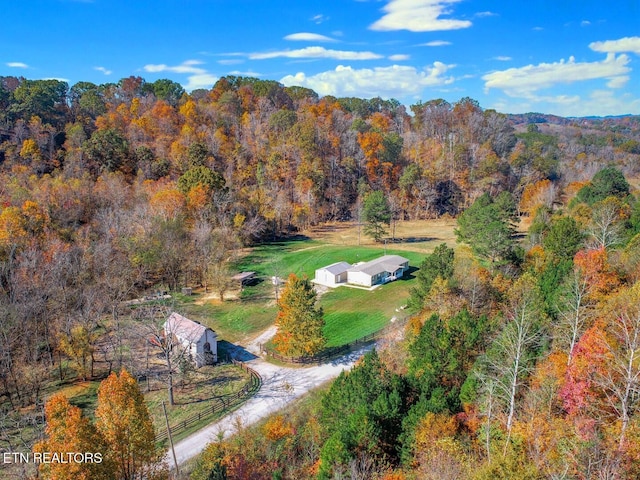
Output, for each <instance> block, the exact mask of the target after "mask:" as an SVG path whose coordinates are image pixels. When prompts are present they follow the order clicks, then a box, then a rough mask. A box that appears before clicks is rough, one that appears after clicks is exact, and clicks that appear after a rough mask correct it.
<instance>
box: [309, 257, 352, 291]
mask: <svg viewBox="0 0 640 480" xmlns="http://www.w3.org/2000/svg"><path fill="white" fill-rule="evenodd" d="M350 268H351V265H350V264H348V263H347V262H338V263H332V264H331V265H327V266H326V267H322V268H319V269H317V270H316V276H315V278H314V282H315V283H319V284H321V285H327V286H329V287H333V286H336V285H338V284H340V283H345V282H346V281H347V270H349V269H350Z"/></svg>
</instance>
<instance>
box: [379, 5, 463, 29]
mask: <svg viewBox="0 0 640 480" xmlns="http://www.w3.org/2000/svg"><path fill="white" fill-rule="evenodd" d="M459 1H460V0H389V3H387V5H386V6H385V7H384V8H383V11H384V12H386V13H385V15H384V16H383V17H382V18H380V19H379V20H377V21H376V22H374V23H373V24H372V25H371V26H370V27H369V28H370V29H371V30H382V31H394V30H409V31H410V32H434V31H439V30H457V29H460V28H468V27H470V26H471V22H470V21H468V20H456V19H452V18H440V17H441V16H442V15H448V14H450V13H451V10H450V8H448V6H449V5H450V4H453V3H458V2H459Z"/></svg>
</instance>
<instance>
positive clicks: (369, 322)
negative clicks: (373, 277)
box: [320, 280, 413, 347]
mask: <svg viewBox="0 0 640 480" xmlns="http://www.w3.org/2000/svg"><path fill="white" fill-rule="evenodd" d="M412 283H413V282H412V281H411V280H397V281H395V282H392V283H388V284H386V285H382V286H380V287H378V288H376V289H375V290H372V291H367V290H360V289H355V288H349V287H340V288H337V289H335V290H332V291H330V292H328V293H326V294H324V295H323V296H322V298H321V300H320V304H321V305H322V308H323V309H324V313H325V315H324V319H325V328H324V334H325V336H326V338H327V346H328V347H334V346H339V345H344V344H346V343H350V342H353V341H354V340H357V339H358V338H361V337H364V336H365V335H369V334H370V333H374V332H377V331H378V330H380V329H381V328H384V327H386V326H387V325H389V324H390V323H391V318H393V317H397V318H402V317H404V316H405V315H407V314H408V313H409V312H408V311H407V310H402V309H401V308H400V307H402V306H404V305H406V303H407V299H408V298H409V295H410V291H409V286H410V285H411V284H412Z"/></svg>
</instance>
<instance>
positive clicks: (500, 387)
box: [488, 274, 541, 451]
mask: <svg viewBox="0 0 640 480" xmlns="http://www.w3.org/2000/svg"><path fill="white" fill-rule="evenodd" d="M509 297H510V299H509V303H508V305H507V306H506V308H505V316H506V319H507V323H506V324H505V326H504V328H503V329H502V332H501V333H500V335H499V336H498V338H497V339H496V340H495V343H494V345H493V349H492V350H493V352H492V354H491V355H489V357H488V360H489V370H490V374H489V376H490V377H491V379H492V380H493V382H494V383H495V391H496V396H497V397H498V398H500V399H501V400H502V401H503V403H504V404H505V406H506V410H507V420H506V429H507V439H506V443H505V451H506V448H507V446H508V444H509V441H510V439H511V429H512V427H513V421H514V418H515V413H516V402H517V400H518V395H519V393H520V389H521V388H522V387H523V385H524V382H525V378H526V376H527V374H528V373H529V372H530V371H531V369H532V367H533V365H532V363H533V362H532V360H533V355H534V347H535V346H536V345H537V344H538V342H539V340H540V336H541V331H540V328H539V325H540V318H539V317H540V315H541V311H540V308H539V299H538V294H537V291H536V287H535V282H534V280H533V278H531V277H530V276H528V275H526V274H525V275H523V277H521V279H520V280H519V281H518V282H516V284H515V285H514V286H513V287H512V289H511V291H510V292H509Z"/></svg>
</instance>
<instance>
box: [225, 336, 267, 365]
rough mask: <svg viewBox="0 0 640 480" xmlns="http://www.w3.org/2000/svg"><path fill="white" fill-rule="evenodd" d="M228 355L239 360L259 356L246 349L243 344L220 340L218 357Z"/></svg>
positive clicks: (246, 360) (244, 360)
mask: <svg viewBox="0 0 640 480" xmlns="http://www.w3.org/2000/svg"><path fill="white" fill-rule="evenodd" d="M227 357H229V358H233V359H234V360H237V361H239V362H248V361H250V360H254V359H256V358H258V357H257V356H256V355H254V354H253V353H251V352H249V351H248V350H245V348H244V347H243V346H242V345H236V344H235V343H231V342H227V341H226V340H219V341H218V358H222V359H226V358H227Z"/></svg>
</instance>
